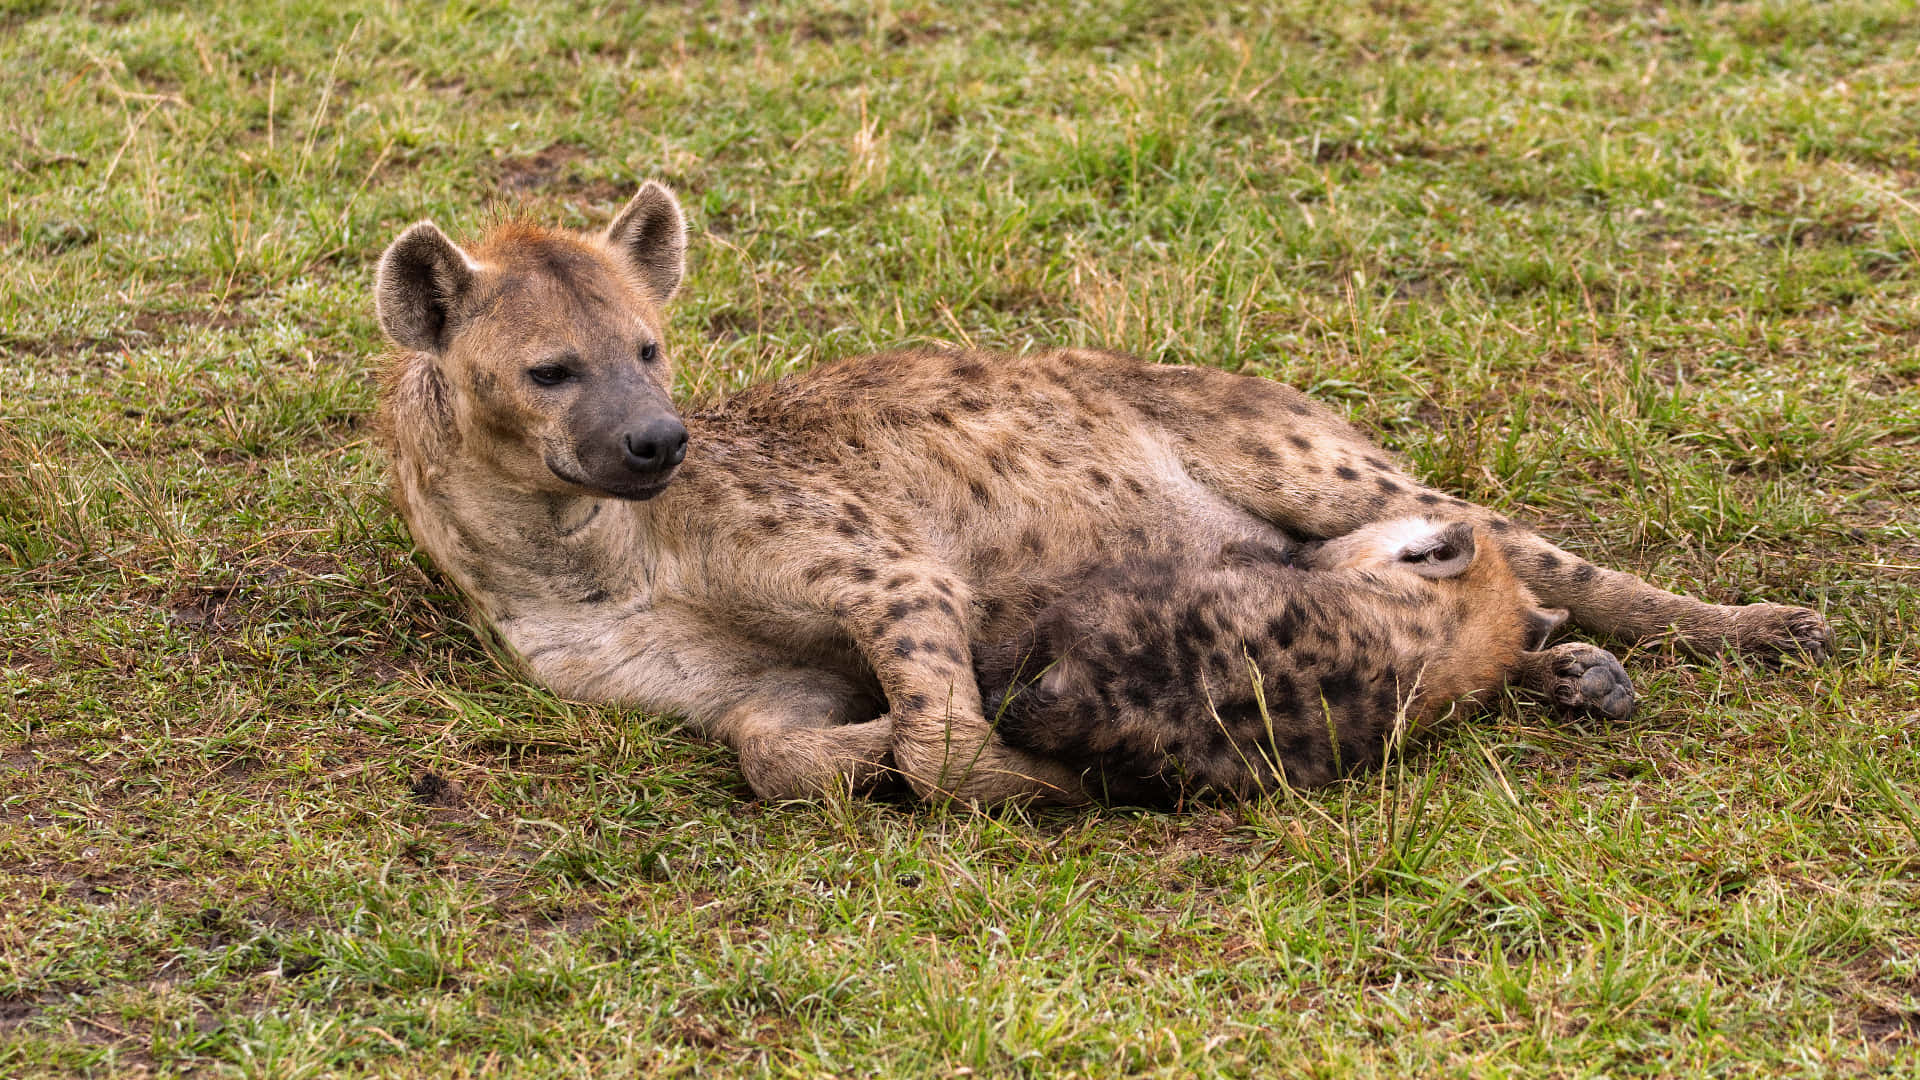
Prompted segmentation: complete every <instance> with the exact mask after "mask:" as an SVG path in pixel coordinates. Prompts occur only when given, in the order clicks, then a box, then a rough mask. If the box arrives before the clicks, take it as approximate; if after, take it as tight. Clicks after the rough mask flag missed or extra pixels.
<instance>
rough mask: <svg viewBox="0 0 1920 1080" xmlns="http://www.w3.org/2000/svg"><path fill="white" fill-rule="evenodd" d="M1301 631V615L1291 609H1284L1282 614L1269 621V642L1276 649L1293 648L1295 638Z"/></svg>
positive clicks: (1281, 611)
mask: <svg viewBox="0 0 1920 1080" xmlns="http://www.w3.org/2000/svg"><path fill="white" fill-rule="evenodd" d="M1299 630H1300V617H1299V615H1297V614H1295V613H1294V610H1293V608H1291V607H1286V608H1282V609H1281V610H1280V614H1278V615H1275V616H1274V617H1273V618H1271V619H1268V620H1267V641H1268V642H1269V643H1271V644H1272V645H1273V647H1274V648H1276V649H1287V648H1291V647H1292V646H1293V637H1294V635H1295V634H1296V633H1298V632H1299Z"/></svg>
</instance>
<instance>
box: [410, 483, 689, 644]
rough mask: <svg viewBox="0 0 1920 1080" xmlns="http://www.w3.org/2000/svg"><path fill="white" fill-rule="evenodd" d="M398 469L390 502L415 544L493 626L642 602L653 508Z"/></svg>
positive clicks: (650, 562)
mask: <svg viewBox="0 0 1920 1080" xmlns="http://www.w3.org/2000/svg"><path fill="white" fill-rule="evenodd" d="M412 464H413V463H410V462H406V461H400V462H397V463H396V467H395V469H394V494H395V502H397V503H398V504H399V506H400V510H401V514H402V516H403V517H405V518H406V521H407V527H408V529H409V530H410V531H411V532H412V533H413V539H414V542H415V543H417V544H419V545H420V546H421V547H422V548H423V549H425V550H426V552H427V554H428V555H430V556H432V558H433V561H434V563H435V564H436V565H437V566H439V567H440V568H441V569H442V570H443V571H445V572H446V573H447V575H448V576H449V577H451V578H453V580H454V583H455V584H457V585H458V586H459V587H460V589H461V591H462V592H464V593H466V594H467V596H468V597H469V598H470V599H471V600H472V601H473V602H474V604H475V605H476V606H477V607H479V609H480V610H481V612H482V613H483V614H485V615H486V616H487V618H488V619H489V620H490V621H492V622H494V623H495V624H496V625H499V624H503V623H506V622H509V621H511V620H514V619H516V618H518V617H522V616H527V615H533V614H538V613H550V612H557V611H560V610H573V609H576V608H579V607H580V606H581V605H590V606H597V605H601V604H609V603H614V604H618V603H628V602H631V601H633V600H635V599H636V598H642V594H644V593H645V592H646V591H647V589H648V582H649V581H650V580H651V579H652V578H653V576H654V575H653V572H652V569H653V565H654V563H655V562H656V561H657V560H656V558H655V557H654V554H653V552H652V550H651V548H652V545H651V544H650V543H649V541H650V539H651V538H652V537H653V536H654V535H655V533H656V532H657V530H656V529H653V528H650V526H651V525H652V524H653V518H654V517H655V515H656V509H655V506H654V504H652V503H637V502H629V501H625V500H621V499H607V498H597V497H593V496H586V495H554V494H550V493H546V492H538V491H527V490H524V489H518V488H514V487H510V486H508V485H506V484H504V483H502V482H501V481H500V479H499V478H498V477H496V476H494V475H492V474H490V473H487V472H484V471H483V470H480V469H476V468H467V469H462V468H460V467H458V466H455V467H453V468H433V469H423V468H418V467H410V466H411V465H412Z"/></svg>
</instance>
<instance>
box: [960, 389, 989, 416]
mask: <svg viewBox="0 0 1920 1080" xmlns="http://www.w3.org/2000/svg"><path fill="white" fill-rule="evenodd" d="M954 404H956V405H958V406H960V408H961V409H962V410H963V411H965V412H976V413H977V412H985V411H986V408H987V399H986V398H983V397H981V396H979V395H978V394H961V395H960V397H959V398H958V399H957V400H956V401H955V402H954Z"/></svg>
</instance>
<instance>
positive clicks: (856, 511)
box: [840, 502, 873, 525]
mask: <svg viewBox="0 0 1920 1080" xmlns="http://www.w3.org/2000/svg"><path fill="white" fill-rule="evenodd" d="M840 508H841V509H842V510H845V511H846V512H847V516H848V517H850V518H852V519H853V520H854V523H855V524H857V525H871V524H873V519H872V518H870V517H868V516H867V511H866V510H865V509H864V508H863V507H861V505H860V504H859V503H857V502H848V503H842V504H840Z"/></svg>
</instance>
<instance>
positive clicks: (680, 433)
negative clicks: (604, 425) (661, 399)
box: [620, 416, 687, 473]
mask: <svg viewBox="0 0 1920 1080" xmlns="http://www.w3.org/2000/svg"><path fill="white" fill-rule="evenodd" d="M620 448H621V449H622V450H624V451H626V460H627V468H629V469H632V470H633V471H634V472H640V473H649V472H665V471H667V470H668V469H671V468H673V467H674V466H675V465H678V464H680V463H681V462H682V461H685V460H686V458H687V425H685V424H683V423H681V422H680V421H679V420H677V419H675V418H674V417H671V416H661V417H656V418H654V419H652V420H648V421H647V422H645V423H643V424H641V425H640V426H639V427H637V428H634V429H633V430H632V431H629V432H627V433H626V434H625V435H623V436H621V445H620Z"/></svg>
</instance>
